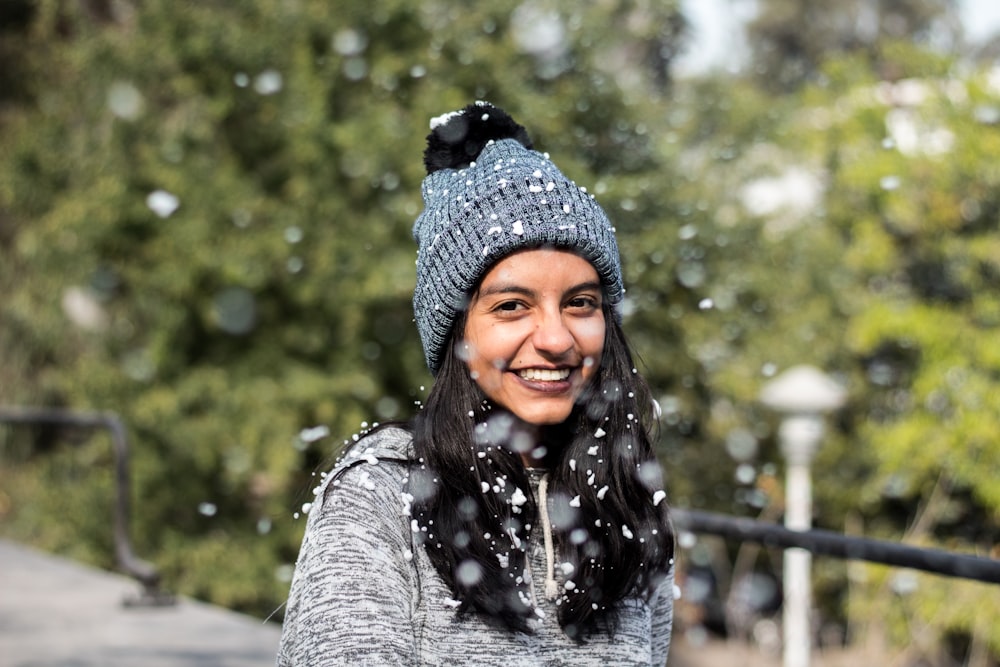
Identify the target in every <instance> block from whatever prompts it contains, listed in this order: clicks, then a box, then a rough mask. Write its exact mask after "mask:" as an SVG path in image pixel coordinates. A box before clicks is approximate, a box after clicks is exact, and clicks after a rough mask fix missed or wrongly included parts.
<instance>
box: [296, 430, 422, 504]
mask: <svg viewBox="0 0 1000 667" xmlns="http://www.w3.org/2000/svg"><path fill="white" fill-rule="evenodd" d="M413 458H414V453H413V436H412V435H411V434H410V432H409V431H407V430H406V429H404V428H402V427H399V426H385V427H380V428H376V429H374V430H372V431H370V432H368V433H366V434H363V435H361V436H358V437H357V439H356V441H355V442H353V443H352V444H351V445H349V446H348V447H347V449H346V450H344V453H343V454H342V455H341V456H340V457H339V458H338V459H337V461H336V463H335V464H334V466H333V468H332V469H331V470H330V471H329V472H327V473H326V474H325V475H324V479H323V482H322V483H321V484H320V485H319V487H318V488H317V489H316V491H315V493H316V495H317V497H318V498H328V497H329V496H330V495H331V494H333V493H334V492H335V490H337V489H341V490H347V489H351V490H354V491H361V492H365V491H367V492H373V493H375V494H376V495H383V494H393V495H395V494H398V492H399V489H400V487H401V486H402V484H403V483H404V481H405V478H406V476H407V474H408V471H409V464H410V462H411V461H412V460H413Z"/></svg>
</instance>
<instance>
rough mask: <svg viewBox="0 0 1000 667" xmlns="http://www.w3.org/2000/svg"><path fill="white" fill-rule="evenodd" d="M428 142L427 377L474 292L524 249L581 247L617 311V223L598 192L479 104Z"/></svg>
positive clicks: (423, 252)
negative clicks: (498, 265) (589, 191)
mask: <svg viewBox="0 0 1000 667" xmlns="http://www.w3.org/2000/svg"><path fill="white" fill-rule="evenodd" d="M427 142H428V147H427V152H426V153H425V154H424V161H425V164H426V166H427V171H428V175H427V177H426V178H425V179H424V182H423V186H422V192H423V199H424V211H423V213H421V214H420V216H419V217H418V218H417V220H416V222H415V223H414V225H413V238H414V239H415V240H416V242H417V285H416V289H415V290H414V293H413V313H414V315H415V318H416V322H417V329H418V331H419V332H420V339H421V341H422V343H423V348H424V357H425V358H426V360H427V367H428V368H429V369H430V371H431V373H433V374H434V375H437V372H438V369H439V368H440V367H441V362H442V360H443V359H444V351H445V345H447V344H448V339H449V336H450V334H451V329H452V327H453V325H454V322H455V319H456V318H457V317H458V315H459V314H460V313H461V312H462V311H463V310H464V309H465V308H466V306H467V305H468V302H469V295H470V293H471V292H472V290H473V289H474V288H475V286H476V285H477V284H478V283H479V281H480V280H481V279H482V277H483V276H484V275H485V274H486V273H487V272H488V271H489V269H490V268H491V267H492V266H493V265H494V264H496V263H497V262H498V261H500V260H501V259H503V258H504V257H506V256H507V255H510V254H511V253H513V252H516V251H518V250H524V249H530V248H538V247H542V246H545V247H555V248H565V249H568V250H572V251H573V252H576V253H577V254H579V255H580V256H582V257H583V258H584V259H586V260H588V261H589V262H590V263H591V264H592V265H593V266H594V268H595V269H596V271H597V275H598V276H600V279H601V282H602V284H603V286H604V290H605V298H606V299H607V300H608V302H609V303H610V304H611V305H612V307H614V310H615V312H616V314H617V313H618V308H617V306H619V304H620V303H621V301H622V299H623V296H624V291H625V290H624V288H623V286H622V276H621V260H620V259H619V255H618V244H617V242H616V241H615V233H614V228H613V227H612V225H611V222H610V221H609V220H608V217H607V215H606V214H605V213H604V210H603V209H601V207H600V205H598V203H597V202H596V201H595V200H594V198H593V196H591V195H589V194H587V193H586V190H585V189H584V188H580V187H578V186H577V185H576V184H575V183H573V182H572V181H570V180H569V179H567V178H566V177H565V176H563V174H562V172H560V171H559V169H558V168H557V167H556V165H555V164H553V163H552V162H551V161H550V160H549V158H548V157H547V156H546V155H542V154H541V153H538V152H536V151H534V150H532V149H531V141H530V139H528V136H527V133H526V132H525V131H524V128H522V127H521V126H520V125H518V124H517V123H515V122H514V121H513V120H512V119H511V118H510V116H508V115H507V114H506V113H504V112H503V111H502V110H500V109H498V108H497V107H494V106H493V105H491V104H489V103H487V102H476V103H475V104H471V105H469V106H467V107H466V108H465V109H462V110H461V111H456V112H453V113H450V114H446V115H444V116H441V117H439V118H435V119H434V120H432V121H431V134H430V135H429V136H428V137H427Z"/></svg>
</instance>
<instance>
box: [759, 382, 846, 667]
mask: <svg viewBox="0 0 1000 667" xmlns="http://www.w3.org/2000/svg"><path fill="white" fill-rule="evenodd" d="M846 398H847V393H846V392H845V391H844V388H843V387H841V386H840V385H839V384H837V383H836V382H835V381H834V380H833V379H832V378H830V377H828V376H827V375H825V374H824V373H823V372H822V371H820V370H819V369H817V368H814V367H812V366H795V367H793V368H790V369H788V370H786V371H785V372H783V373H781V374H780V375H778V376H777V377H776V378H774V379H773V380H771V381H770V382H768V383H767V384H766V385H764V388H763V389H762V390H761V393H760V400H761V402H762V403H763V404H764V405H766V406H767V407H769V408H771V409H772V410H774V411H776V412H778V413H780V414H781V415H782V420H781V425H780V427H779V430H778V438H779V440H780V442H781V453H782V455H783V456H784V457H785V463H786V473H785V527H786V528H788V529H790V530H809V529H810V528H812V478H811V476H810V470H809V468H810V465H811V464H812V459H813V455H814V454H815V453H816V449H817V448H818V447H819V443H820V441H821V440H822V438H823V415H825V414H826V413H829V412H832V411H834V410H836V409H838V408H839V407H841V406H842V405H843V404H844V401H845V400H846ZM811 567H812V557H811V555H810V554H809V552H808V551H806V550H805V549H797V548H792V549H786V550H785V554H784V573H783V579H784V591H785V599H784V604H783V605H782V608H783V619H782V626H783V634H784V659H783V662H784V667H808V666H809V657H810V651H811V645H812V641H811V635H812V631H811V624H810V609H811V606H812V584H811V580H810V569H811Z"/></svg>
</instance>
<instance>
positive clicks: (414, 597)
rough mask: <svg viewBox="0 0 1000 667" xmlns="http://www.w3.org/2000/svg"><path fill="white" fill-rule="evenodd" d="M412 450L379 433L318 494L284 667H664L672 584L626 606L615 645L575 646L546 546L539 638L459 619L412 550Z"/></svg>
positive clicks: (535, 552)
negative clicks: (546, 585) (548, 586)
mask: <svg viewBox="0 0 1000 667" xmlns="http://www.w3.org/2000/svg"><path fill="white" fill-rule="evenodd" d="M411 447H412V445H411V436H410V434H409V433H407V432H406V431H403V430H401V429H394V428H388V429H383V430H381V431H378V432H376V433H374V434H372V435H369V436H367V437H365V438H363V439H362V440H361V441H360V442H359V443H358V444H357V445H355V446H354V447H353V448H352V450H351V452H350V453H349V454H348V456H347V457H345V459H344V460H342V461H341V462H340V463H339V464H338V465H337V467H336V468H335V469H334V470H333V472H332V473H331V474H329V475H327V476H326V478H325V480H324V481H323V483H321V484H320V486H319V487H318V488H317V490H316V499H315V502H314V503H313V506H312V508H311V510H310V512H309V519H308V522H307V525H306V532H305V537H304V538H303V541H302V549H301V551H300V552H299V559H298V563H297V564H296V567H295V575H294V577H293V579H292V586H291V592H290V593H289V598H288V605H287V608H286V611H285V622H284V627H283V629H282V637H281V646H280V649H279V652H278V661H277V664H278V665H279V667H290V666H293V665H294V666H296V667H305V666H310V667H317V666H320V665H331V666H332V665H337V666H340V665H351V666H353V665H407V666H409V665H449V666H451V667H454V666H457V665H504V666H516V665H526V666H527V665H551V666H554V665H576V666H578V667H587V666H589V665H594V666H596V665H602V666H603V665H656V666H658V667H659V666H661V665H663V664H665V662H666V659H667V650H668V649H669V646H670V630H671V622H672V615H673V576H672V573H671V576H669V577H667V578H666V579H665V580H664V581H663V583H662V585H661V586H660V588H659V590H658V591H657V593H656V594H655V595H654V596H653V597H652V599H651V600H649V601H648V602H646V601H644V600H642V599H640V598H634V599H629V600H626V604H625V605H624V608H623V611H622V613H621V616H620V621H619V627H618V631H617V633H616V634H615V635H614V637H613V638H612V637H609V636H607V635H596V636H590V637H588V639H587V642H586V643H584V644H582V645H581V644H576V643H575V642H574V641H573V640H571V639H569V638H568V637H567V636H566V635H565V634H564V633H563V631H562V629H561V628H560V627H559V623H558V621H557V615H556V605H555V602H554V601H551V600H548V599H546V597H545V596H544V595H543V593H542V581H541V580H542V578H543V575H542V573H545V572H547V571H548V563H547V562H546V555H545V550H544V549H543V547H542V546H541V544H540V542H541V541H542V540H540V539H539V540H532V541H531V544H530V545H529V569H530V572H529V576H530V573H536V574H535V576H534V581H532V582H531V590H532V592H533V597H534V604H535V607H536V609H538V610H539V611H540V612H541V614H542V615H543V616H542V618H541V619H539V620H538V621H537V622H536V624H535V626H534V627H535V631H534V633H533V634H526V633H520V632H511V631H509V630H506V629H504V628H502V627H500V626H498V625H496V624H494V623H491V622H488V621H487V620H486V619H484V618H482V617H480V616H478V615H476V614H467V615H464V616H462V617H459V616H458V615H457V614H456V612H455V602H454V601H453V600H452V599H451V591H450V590H449V589H448V587H447V586H446V585H445V583H444V582H443V581H442V579H441V578H440V576H439V575H438V573H437V571H436V570H435V569H434V566H433V565H431V562H430V559H429V558H428V557H427V554H426V553H425V552H424V549H423V548H422V547H417V546H415V545H414V543H413V542H412V540H411V523H410V522H411V518H410V516H409V515H408V509H407V507H406V503H405V502H404V496H403V493H404V483H405V480H406V477H407V461H409V460H411V459H412V448H411ZM533 491H534V492H535V493H537V489H533ZM536 497H537V496H536ZM556 570H557V571H558V568H556ZM557 577H561V574H559V575H557ZM560 583H562V582H561V581H560Z"/></svg>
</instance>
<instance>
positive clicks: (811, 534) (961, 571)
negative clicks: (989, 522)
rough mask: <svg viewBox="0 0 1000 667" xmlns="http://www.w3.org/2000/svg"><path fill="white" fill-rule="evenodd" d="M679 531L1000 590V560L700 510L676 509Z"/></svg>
mask: <svg viewBox="0 0 1000 667" xmlns="http://www.w3.org/2000/svg"><path fill="white" fill-rule="evenodd" d="M671 516H672V517H673V520H674V526H675V527H676V528H678V529H679V530H687V531H690V532H692V533H703V534H708V535H719V536H722V537H729V538H733V539H737V540H743V541H749V542H758V543H760V544H764V545H767V546H773V547H781V548H786V549H787V548H795V547H798V548H800V549H805V550H807V551H810V552H812V553H814V554H820V555H824V556H834V557H836V558H844V559H848V560H866V561H869V562H872V563H882V564H884V565H896V566H899V567H908V568H912V569H915V570H923V571H925V572H934V573H936V574H942V575H946V576H949V577H961V578H962V579H974V580H976V581H984V582H987V583H990V584H1000V560H996V559H992V558H983V557H980V556H972V555H969V554H961V553H954V552H950V551H943V550H941V549H928V548H923V547H914V546H910V545H907V544H900V543H898V542H890V541H887V540H876V539H871V538H867V537H855V536H851V535H841V534H840V533H836V532H833V531H829V530H818V529H813V530H803V531H798V530H791V529H788V528H785V527H784V526H779V525H777V524H773V523H767V522H764V521H757V520H755V519H749V518H740V517H732V516H728V515H725V514H715V513H713V512H703V511H700V510H682V509H672V510H671Z"/></svg>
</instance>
